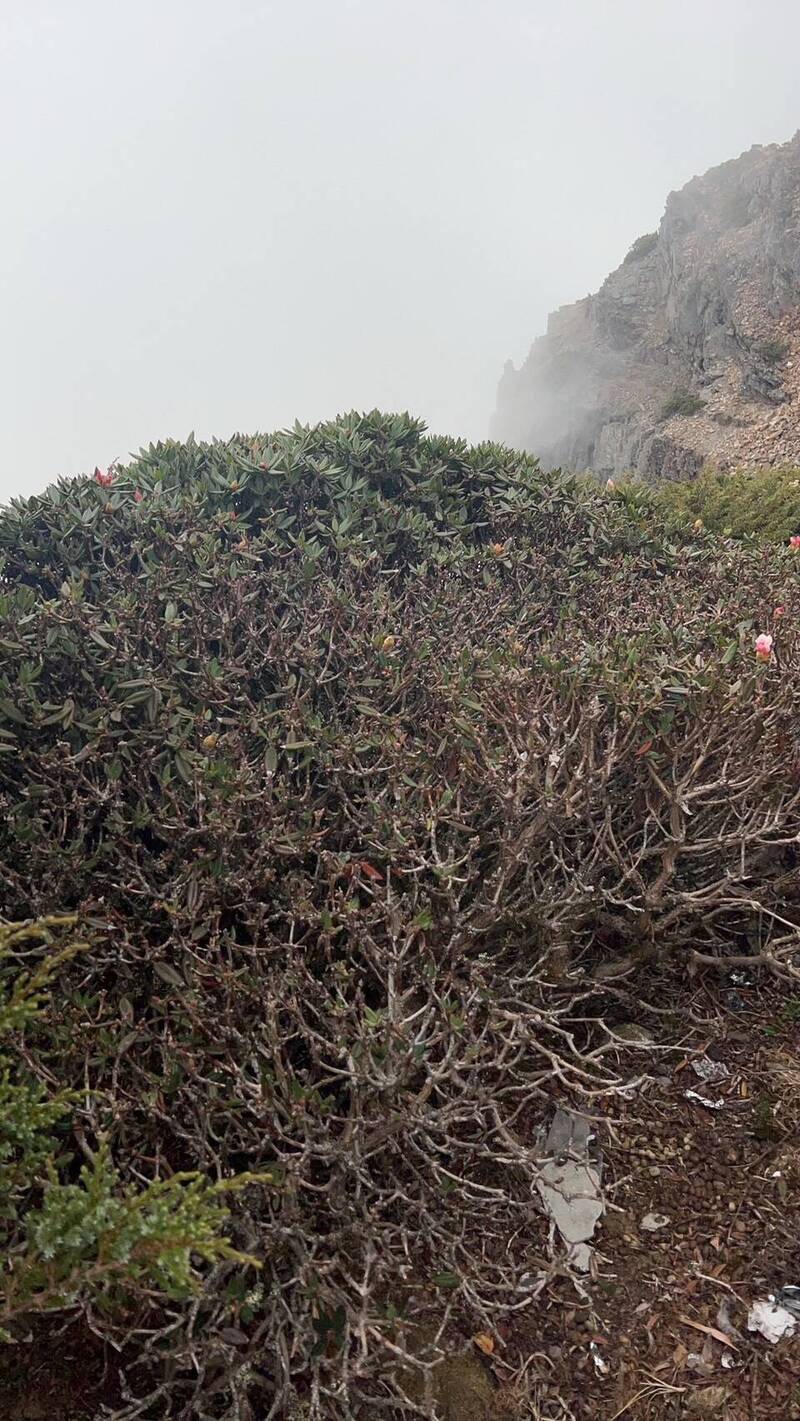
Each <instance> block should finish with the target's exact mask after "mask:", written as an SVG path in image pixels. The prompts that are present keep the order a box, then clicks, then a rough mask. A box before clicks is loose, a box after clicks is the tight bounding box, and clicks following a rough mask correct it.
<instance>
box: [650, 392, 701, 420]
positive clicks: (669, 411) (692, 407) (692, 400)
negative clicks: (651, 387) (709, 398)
mask: <svg viewBox="0 0 800 1421" xmlns="http://www.w3.org/2000/svg"><path fill="white" fill-rule="evenodd" d="M703 409H705V400H701V398H700V396H699V395H696V394H695V393H694V390H687V389H680V390H673V391H672V394H671V395H670V396H669V397H668V398H667V399H666V400H665V401H664V403H663V405H662V406H661V412H660V415H659V419H672V417H673V415H676V414H677V415H694V414H699V413H700V411H701V410H703Z"/></svg>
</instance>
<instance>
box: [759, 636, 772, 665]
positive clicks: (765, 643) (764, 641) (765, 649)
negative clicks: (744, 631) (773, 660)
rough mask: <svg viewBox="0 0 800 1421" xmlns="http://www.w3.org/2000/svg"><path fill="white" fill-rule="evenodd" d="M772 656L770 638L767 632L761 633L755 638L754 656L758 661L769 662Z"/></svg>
mask: <svg viewBox="0 0 800 1421" xmlns="http://www.w3.org/2000/svg"><path fill="white" fill-rule="evenodd" d="M771 655H772V637H771V636H770V634H769V632H762V633H761V635H760V636H757V637H756V656H757V657H758V659H759V661H769V659H770V657H771Z"/></svg>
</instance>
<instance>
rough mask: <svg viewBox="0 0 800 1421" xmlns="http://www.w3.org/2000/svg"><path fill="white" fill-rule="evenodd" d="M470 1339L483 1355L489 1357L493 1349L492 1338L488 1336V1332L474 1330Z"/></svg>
mask: <svg viewBox="0 0 800 1421" xmlns="http://www.w3.org/2000/svg"><path fill="white" fill-rule="evenodd" d="M472 1340H473V1342H474V1343H475V1346H476V1347H477V1348H478V1349H479V1350H480V1351H481V1352H482V1353H483V1355H484V1357H491V1355H492V1353H493V1351H494V1338H493V1337H490V1336H489V1334H488V1332H476V1333H475V1336H474V1337H473V1339H472Z"/></svg>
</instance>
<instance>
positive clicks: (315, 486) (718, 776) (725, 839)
mask: <svg viewBox="0 0 800 1421" xmlns="http://www.w3.org/2000/svg"><path fill="white" fill-rule="evenodd" d="M137 492H139V493H141V494H142V497H141V499H139V500H137V498H136V493H137ZM0 547H1V548H2V550H3V554H4V557H5V567H4V572H3V573H2V577H3V579H4V584H3V592H2V600H1V601H0V646H2V651H3V665H2V671H1V672H0V752H2V753H0V862H2V863H3V866H4V867H3V875H4V883H3V888H4V901H5V902H6V904H7V905H8V910H9V911H16V912H18V913H19V912H22V911H27V909H28V905H33V906H34V907H35V908H36V910H37V911H44V910H45V907H46V905H48V904H53V903H55V902H59V903H64V904H66V905H67V906H68V907H74V908H75V909H76V910H80V912H81V913H82V914H83V915H84V919H85V921H87V922H88V923H89V924H90V926H91V931H92V941H93V948H92V952H91V953H90V954H88V955H86V956H81V957H80V958H79V959H77V960H76V962H75V963H73V964H68V965H67V967H66V969H65V977H64V982H63V987H62V990H61V993H60V1001H59V1006H60V1015H59V1020H58V1021H56V1020H52V1021H51V1022H49V1023H48V1029H47V1031H46V1032H44V1031H42V1032H39V1033H38V1035H37V1036H36V1037H35V1039H34V1038H33V1037H31V1039H30V1040H29V1041H28V1043H27V1059H28V1061H29V1068H30V1070H31V1071H32V1072H34V1073H36V1072H38V1073H39V1075H40V1077H41V1079H42V1080H47V1079H50V1078H51V1075H52V1073H53V1072H54V1071H57V1073H58V1078H59V1079H60V1080H62V1081H63V1082H64V1084H65V1086H72V1087H82V1088H83V1089H84V1092H87V1091H88V1094H87V1093H84V1096H83V1099H82V1103H81V1107H80V1110H81V1118H82V1121H83V1128H84V1130H85V1132H86V1133H87V1135H90V1136H91V1137H93V1138H101V1137H106V1138H108V1140H109V1142H110V1145H111V1148H112V1151H113V1157H114V1159H115V1162H116V1164H117V1167H118V1168H119V1169H120V1171H121V1172H122V1174H123V1175H124V1177H125V1178H126V1179H132V1178H135V1172H136V1170H137V1169H138V1168H140V1164H139V1163H138V1162H140V1161H142V1160H158V1161H159V1162H160V1164H161V1165H162V1166H163V1171H164V1172H165V1173H166V1172H168V1170H173V1171H175V1172H181V1171H183V1170H186V1169H199V1170H201V1171H203V1172H204V1173H207V1174H210V1175H212V1176H213V1177H215V1178H220V1179H222V1178H225V1177H227V1176H229V1175H230V1174H232V1173H236V1172H238V1171H241V1170H249V1171H256V1172H262V1171H267V1172H269V1173H270V1174H271V1175H272V1177H273V1178H274V1179H275V1181H276V1187H275V1188H274V1189H272V1190H268V1191H263V1193H262V1194H260V1195H259V1198H258V1200H257V1202H254V1201H253V1200H252V1199H251V1198H250V1197H249V1196H248V1194H247V1193H245V1194H243V1195H242V1196H240V1197H237V1199H236V1201H235V1211H234V1217H235V1227H234V1231H233V1237H234V1241H235V1243H236V1245H237V1246H238V1247H242V1248H244V1249H246V1250H247V1251H248V1252H251V1253H253V1254H255V1255H257V1256H258V1257H259V1258H260V1259H261V1260H262V1263H263V1270H262V1274H261V1283H260V1285H259V1287H258V1288H256V1289H251V1290H250V1291H249V1292H248V1291H247V1289H246V1287H244V1286H243V1285H242V1284H241V1281H240V1279H239V1278H238V1276H237V1274H236V1272H235V1270H234V1267H233V1265H232V1264H230V1263H226V1262H225V1261H224V1260H222V1261H221V1262H220V1264H219V1266H218V1267H216V1268H215V1269H214V1270H213V1271H212V1273H211V1275H209V1277H208V1278H207V1280H206V1283H205V1287H204V1291H203V1295H202V1300H201V1302H200V1303H197V1302H196V1303H194V1304H192V1305H191V1306H189V1307H185V1308H184V1309H183V1310H181V1309H180V1308H176V1309H174V1310H173V1311H172V1313H171V1319H170V1324H169V1328H168V1329H166V1330H165V1328H164V1326H163V1324H162V1325H160V1324H159V1321H158V1319H157V1318H154V1319H153V1321H152V1322H151V1323H149V1324H148V1323H147V1322H146V1320H143V1319H141V1318H140V1319H138V1320H137V1330H136V1338H137V1339H138V1342H139V1344H140V1345H141V1344H142V1341H143V1339H144V1340H147V1338H148V1331H147V1329H148V1326H150V1327H151V1329H152V1332H151V1334H150V1336H151V1337H152V1338H154V1339H157V1341H155V1342H152V1343H151V1345H149V1346H148V1347H145V1349H144V1353H143V1357H144V1362H143V1366H142V1367H141V1368H140V1370H139V1371H129V1374H128V1380H127V1383H126V1385H127V1388H128V1394H129V1395H135V1396H136V1398H137V1399H136V1401H135V1402H132V1403H131V1409H130V1412H127V1413H125V1414H129V1415H130V1416H131V1417H132V1416H134V1415H142V1414H147V1415H148V1416H150V1415H153V1416H159V1415H163V1416H173V1415H183V1414H185V1415H187V1416H188V1415H192V1414H203V1415H208V1416H212V1415H219V1416H223V1415H225V1416H227V1415H234V1414H238V1415H244V1414H248V1413H247V1406H248V1405H249V1406H250V1407H251V1409H254V1410H255V1413H256V1414H263V1415H265V1416H270V1415H271V1416H283V1415H289V1414H292V1408H293V1407H294V1408H295V1411H297V1414H302V1415H305V1416H309V1417H325V1418H332V1419H333V1418H341V1419H342V1421H343V1419H344V1418H346V1417H350V1416H352V1415H354V1414H361V1408H365V1409H368V1408H370V1407H375V1406H381V1407H384V1408H390V1407H391V1406H392V1405H394V1406H395V1407H396V1408H398V1407H399V1410H396V1411H395V1412H394V1413H391V1412H390V1414H413V1407H412V1403H411V1401H407V1402H406V1403H401V1402H398V1400H397V1396H398V1387H400V1388H402V1374H403V1368H402V1367H401V1373H400V1376H399V1377H398V1373H397V1367H398V1361H400V1362H401V1363H403V1364H404V1366H405V1368H406V1371H407V1370H408V1366H409V1365H410V1363H411V1362H413V1361H414V1360H419V1355H418V1352H417V1347H416V1344H415V1340H414V1320H415V1319H425V1321H426V1326H427V1328H428V1333H427V1335H428V1336H431V1335H432V1336H434V1337H438V1336H441V1332H440V1327H441V1326H444V1323H445V1322H453V1321H455V1322H457V1323H458V1324H459V1326H460V1327H464V1328H465V1329H467V1331H468V1334H471V1333H472V1332H475V1331H486V1330H487V1329H488V1330H489V1331H491V1329H492V1326H493V1323H494V1322H495V1321H496V1318H497V1315H498V1312H499V1311H503V1310H507V1309H508V1308H509V1307H516V1306H523V1305H525V1306H528V1305H529V1304H530V1297H531V1294H530V1274H531V1270H532V1269H534V1270H535V1267H536V1260H532V1258H531V1256H530V1248H529V1246H528V1244H527V1243H526V1245H525V1247H524V1248H520V1249H519V1251H518V1253H515V1251H514V1250H513V1249H510V1248H509V1246H508V1241H509V1239H515V1238H522V1239H523V1240H526V1239H527V1238H528V1237H529V1224H530V1207H531V1204H530V1201H531V1197H532V1193H533V1192H534V1181H535V1172H536V1165H535V1158H534V1156H535V1151H534V1150H533V1147H532V1138H531V1134H530V1130H531V1124H530V1116H531V1105H532V1103H534V1102H537V1101H539V1102H541V1105H542V1109H544V1108H545V1103H546V1100H547V1098H548V1092H549V1091H550V1090H551V1089H552V1083H553V1080H554V1079H557V1080H558V1082H559V1089H561V1090H567V1091H570V1092H573V1093H574V1094H575V1095H576V1096H577V1097H578V1098H580V1099H583V1100H584V1101H587V1102H589V1103H591V1102H592V1101H593V1100H594V1099H596V1098H598V1097H601V1096H603V1095H607V1094H608V1093H609V1092H611V1091H613V1090H615V1089H617V1088H618V1087H619V1085H620V1077H619V1074H618V1068H617V1067H616V1065H615V1056H614V1050H615V1042H614V1039H613V1034H611V1033H610V1032H609V1031H608V1030H607V1029H605V1028H603V1027H601V1026H600V1025H597V1024H594V1025H593V1024H592V1023H593V1022H594V1021H595V1017H596V1016H597V1014H598V1012H597V1011H596V1002H595V1000H594V997H596V993H597V991H598V990H600V989H598V988H596V987H594V986H593V984H592V979H591V974H590V972H589V971H588V969H589V968H591V965H592V963H593V961H594V960H595V959H596V957H597V955H598V953H611V954H613V955H618V954H620V953H630V954H633V955H634V956H635V957H637V958H638V959H640V960H642V961H645V960H649V959H651V958H655V957H657V956H658V955H659V954H662V955H666V956H670V955H677V954H684V955H686V954H688V953H689V952H690V951H691V950H696V951H702V952H704V953H705V954H706V955H707V956H713V955H714V954H719V953H725V952H728V951H731V950H734V951H738V952H741V951H742V950H745V951H746V950H748V947H749V946H754V947H756V948H759V947H761V946H763V944H764V942H765V941H767V942H768V944H769V949H770V951H774V952H775V953H776V954H777V957H776V961H777V960H779V958H780V954H785V953H786V952H787V951H789V947H788V946H787V943H789V945H791V941H793V940H794V939H792V933H793V932H794V934H795V937H796V930H795V929H793V927H792V920H793V915H794V918H795V920H796V915H797V913H798V911H799V909H800V888H799V887H798V874H797V863H796V853H797V849H796V842H797V835H798V831H800V743H798V729H797V717H796V705H797V697H798V692H800V685H799V684H798V682H799V681H800V672H799V671H798V663H797V650H798V634H797V625H798V616H800V603H798V597H797V590H796V567H797V562H796V559H794V558H793V557H792V556H791V555H790V554H789V552H785V551H783V550H781V549H777V550H775V549H773V550H770V551H769V553H768V554H767V553H762V551H761V550H759V549H755V548H752V547H749V546H741V545H738V546H737V545H734V544H733V543H730V542H724V541H721V540H718V539H711V538H706V537H705V536H699V537H698V536H695V535H692V536H687V537H684V536H682V535H678V534H675V535H673V534H670V533H667V532H665V530H664V524H663V520H662V519H661V518H660V516H659V515H658V513H655V512H654V511H653V509H652V506H651V505H650V503H649V501H648V500H647V499H644V498H642V499H637V498H636V497H635V496H633V495H632V494H631V495H629V494H628V493H627V492H625V491H621V492H614V491H612V492H606V491H604V490H601V489H599V488H597V487H596V486H590V485H587V484H584V483H583V482H580V481H578V480H576V479H574V478H572V477H570V476H566V475H561V474H549V475H545V474H543V473H542V472H541V471H540V470H539V468H538V466H537V464H536V461H535V460H533V459H531V458H529V457H528V456H524V455H519V454H515V453H513V452H511V451H509V450H507V449H502V448H499V447H496V446H492V445H481V446H479V447H477V448H472V449H471V448H468V447H467V446H466V445H464V444H463V443H461V442H459V441H449V440H444V439H434V438H428V437H426V436H425V435H424V432H423V430H422V428H421V426H420V425H419V424H418V423H416V422H415V421H413V420H411V419H408V418H407V417H405V416H397V417H390V416H380V415H377V414H374V415H370V416H361V417H358V416H347V417H344V418H342V419H341V420H338V421H335V422H334V423H332V424H327V425H323V426H320V427H319V428H316V429H312V430H305V429H302V430H296V431H293V432H292V433H290V434H285V435H279V436H272V437H263V438H262V437H256V438H253V439H248V440H244V439H235V440H232V441H230V442H229V443H225V444H215V445H200V444H195V443H193V442H190V443H189V444H188V445H185V446H180V445H163V446H158V447H156V448H153V449H150V450H148V451H147V452H146V453H144V454H143V455H142V456H141V457H140V458H139V459H138V460H135V461H134V462H133V464H131V465H130V466H128V468H126V469H122V470H118V471H116V474H115V478H114V482H113V484H112V485H111V486H110V488H106V487H103V486H102V485H101V484H98V483H96V482H93V481H92V480H87V481H84V482H81V483H77V484H74V485H61V486H59V487H58V488H57V489H56V490H54V491H51V492H50V493H49V494H48V495H45V496H44V497H42V498H40V499H35V500H31V501H29V502H28V503H27V504H23V505H17V506H15V507H13V508H12V509H11V510H10V511H9V512H7V513H6V514H5V515H4V516H3V517H2V518H0ZM778 604H781V606H782V607H783V610H784V616H783V618H782V621H781V622H780V625H778V624H777V623H775V624H774V625H773V620H772V618H773V611H774V609H775V607H776V606H777V605H778ZM768 629H772V630H774V633H775V653H774V655H773V656H772V658H771V660H770V662H769V664H768V665H758V664H757V663H756V662H755V659H754V656H753V639H754V636H755V634H756V633H757V632H759V631H764V630H768ZM787 922H788V926H787ZM743 945H744V949H743ZM576 984H577V985H576ZM542 1267H543V1268H546V1263H545V1261H544V1260H542ZM443 1319H444V1321H443ZM92 1323H93V1326H95V1327H96V1326H97V1319H96V1318H93V1319H92ZM431 1324H432V1332H431V1330H430V1329H431ZM157 1358H160V1359H161V1363H160V1364H159V1365H160V1366H161V1367H162V1370H159V1367H158V1366H156V1359H157ZM423 1360H425V1359H423ZM428 1360H429V1359H428ZM148 1388H149V1390H148ZM392 1398H394V1401H392ZM136 1408H138V1409H136ZM193 1408H194V1409H193ZM225 1408H228V1409H225ZM298 1408H299V1410H298ZM303 1408H304V1409H303Z"/></svg>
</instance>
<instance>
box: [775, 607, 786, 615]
mask: <svg viewBox="0 0 800 1421" xmlns="http://www.w3.org/2000/svg"><path fill="white" fill-rule="evenodd" d="M772 615H773V617H784V616H785V615H786V608H785V607H776V608H775V611H774V612H773V613H772Z"/></svg>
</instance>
